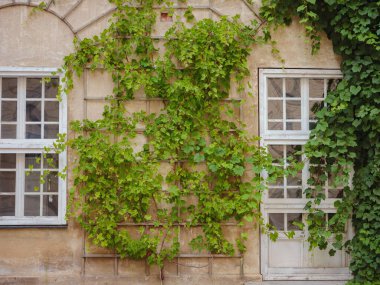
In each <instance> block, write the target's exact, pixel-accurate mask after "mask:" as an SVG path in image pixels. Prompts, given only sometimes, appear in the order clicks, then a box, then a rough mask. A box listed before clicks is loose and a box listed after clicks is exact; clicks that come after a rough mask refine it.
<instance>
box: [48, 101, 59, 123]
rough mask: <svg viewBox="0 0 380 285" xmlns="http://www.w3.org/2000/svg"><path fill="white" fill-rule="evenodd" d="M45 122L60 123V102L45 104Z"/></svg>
mask: <svg viewBox="0 0 380 285" xmlns="http://www.w3.org/2000/svg"><path fill="white" fill-rule="evenodd" d="M45 121H46V122H58V121H59V102H57V101H54V102H49V101H46V102H45Z"/></svg>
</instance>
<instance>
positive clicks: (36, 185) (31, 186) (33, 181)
mask: <svg viewBox="0 0 380 285" xmlns="http://www.w3.org/2000/svg"><path fill="white" fill-rule="evenodd" d="M40 176H41V174H40V172H39V171H32V172H30V173H29V175H27V174H26V173H25V192H40Z"/></svg>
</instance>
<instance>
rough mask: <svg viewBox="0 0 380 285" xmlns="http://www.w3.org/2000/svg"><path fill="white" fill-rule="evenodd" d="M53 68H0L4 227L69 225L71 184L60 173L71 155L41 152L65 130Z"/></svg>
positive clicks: (0, 221) (0, 219)
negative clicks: (68, 211) (66, 216)
mask: <svg viewBox="0 0 380 285" xmlns="http://www.w3.org/2000/svg"><path fill="white" fill-rule="evenodd" d="M54 71H56V70H55V69H47V68H0V225H49V224H50V225H54V224H64V223H65V219H64V214H65V213H64V210H65V204H66V194H65V189H66V187H65V181H63V180H62V179H61V178H59V176H58V172H59V171H62V169H63V167H64V166H65V164H66V153H61V154H59V155H58V154H55V153H49V154H47V155H46V158H44V157H43V155H42V154H43V152H44V147H49V146H52V145H53V142H54V141H55V139H56V138H57V135H58V133H66V121H67V119H66V101H65V98H64V99H63V100H62V101H61V102H59V101H58V99H57V97H56V95H57V92H58V86H59V82H60V77H59V76H52V75H51V74H52V72H54ZM46 78H49V79H50V80H44V79H46ZM31 166H33V167H32V168H30V167H31ZM47 170H48V174H47V176H46V177H45V178H44V180H45V182H44V183H43V184H41V183H40V177H41V175H42V174H43V173H44V172H46V171H47Z"/></svg>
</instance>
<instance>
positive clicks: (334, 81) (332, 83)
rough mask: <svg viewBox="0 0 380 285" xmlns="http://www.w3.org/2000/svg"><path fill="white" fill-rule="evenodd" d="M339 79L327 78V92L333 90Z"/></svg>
mask: <svg viewBox="0 0 380 285" xmlns="http://www.w3.org/2000/svg"><path fill="white" fill-rule="evenodd" d="M340 81H341V79H329V80H328V81H327V92H330V91H333V90H335V89H336V87H337V86H338V84H339V82H340Z"/></svg>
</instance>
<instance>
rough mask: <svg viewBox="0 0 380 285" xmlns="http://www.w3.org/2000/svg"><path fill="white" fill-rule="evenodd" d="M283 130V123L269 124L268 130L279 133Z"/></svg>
mask: <svg viewBox="0 0 380 285" xmlns="http://www.w3.org/2000/svg"><path fill="white" fill-rule="evenodd" d="M282 129H283V124H282V122H268V130H274V131H279V130H282Z"/></svg>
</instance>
